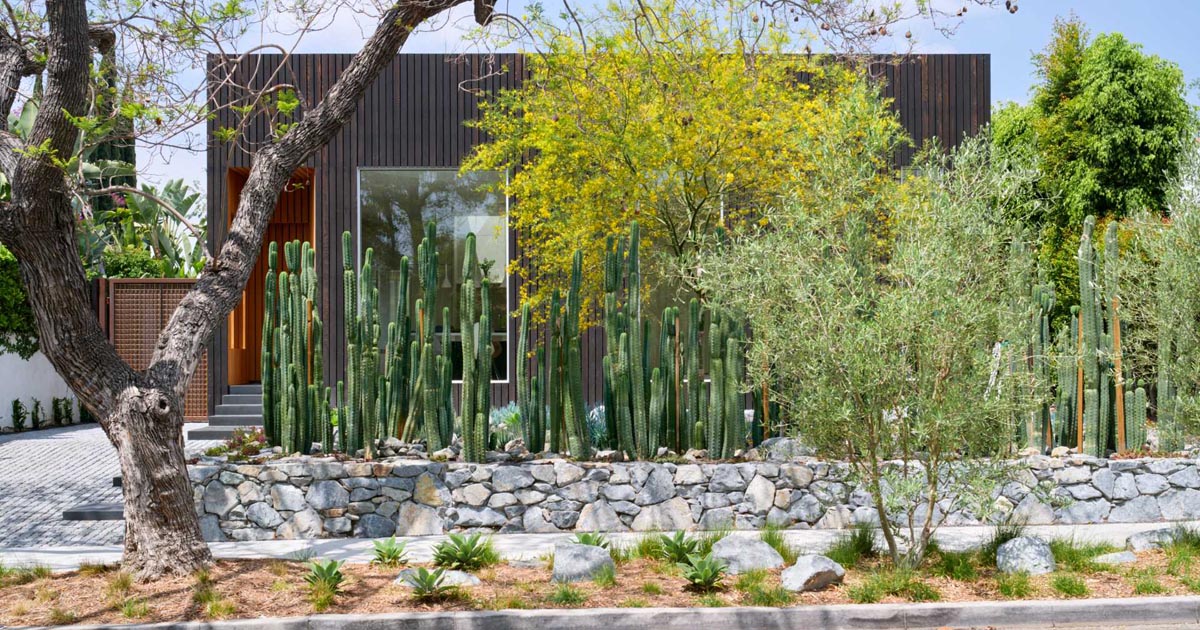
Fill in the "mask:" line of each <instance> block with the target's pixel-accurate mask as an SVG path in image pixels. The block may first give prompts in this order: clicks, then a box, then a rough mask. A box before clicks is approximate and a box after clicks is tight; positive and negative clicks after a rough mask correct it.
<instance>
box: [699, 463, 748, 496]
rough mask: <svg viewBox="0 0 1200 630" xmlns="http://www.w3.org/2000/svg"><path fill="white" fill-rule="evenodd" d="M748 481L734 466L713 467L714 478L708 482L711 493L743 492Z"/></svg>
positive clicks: (718, 465) (721, 465) (720, 465)
mask: <svg viewBox="0 0 1200 630" xmlns="http://www.w3.org/2000/svg"><path fill="white" fill-rule="evenodd" d="M746 485H747V483H746V480H745V479H742V475H741V474H740V473H739V472H738V469H737V467H736V466H733V465H732V464H717V465H716V466H713V473H712V478H711V479H709V481H708V489H709V491H710V492H741V491H742V490H745V489H746Z"/></svg>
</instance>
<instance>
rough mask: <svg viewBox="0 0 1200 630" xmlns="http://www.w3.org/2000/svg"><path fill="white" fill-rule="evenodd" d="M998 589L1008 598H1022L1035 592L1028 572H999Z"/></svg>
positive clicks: (997, 578)
mask: <svg viewBox="0 0 1200 630" xmlns="http://www.w3.org/2000/svg"><path fill="white" fill-rule="evenodd" d="M996 590H998V591H999V592H1000V594H1001V595H1003V596H1004V597H1007V598H1008V599H1021V598H1025V597H1029V596H1030V595H1031V594H1032V593H1033V585H1032V584H1031V583H1030V582H1029V574H1027V573H997V574H996Z"/></svg>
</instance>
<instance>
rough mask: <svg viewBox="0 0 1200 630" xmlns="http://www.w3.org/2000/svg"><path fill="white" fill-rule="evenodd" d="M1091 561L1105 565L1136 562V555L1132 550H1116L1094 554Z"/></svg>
mask: <svg viewBox="0 0 1200 630" xmlns="http://www.w3.org/2000/svg"><path fill="white" fill-rule="evenodd" d="M1092 562H1093V563H1095V564H1107V565H1113V564H1129V563H1132V562H1137V556H1136V555H1134V554H1133V552H1132V551H1118V552H1116V553H1106V554H1104V555H1101V556H1096V557H1095V558H1092Z"/></svg>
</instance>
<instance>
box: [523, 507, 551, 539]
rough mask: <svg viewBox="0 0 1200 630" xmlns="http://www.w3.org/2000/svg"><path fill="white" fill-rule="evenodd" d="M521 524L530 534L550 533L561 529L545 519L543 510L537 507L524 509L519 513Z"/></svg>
mask: <svg viewBox="0 0 1200 630" xmlns="http://www.w3.org/2000/svg"><path fill="white" fill-rule="evenodd" d="M521 526H522V528H523V529H524V530H525V531H527V532H529V533H531V534H550V533H555V532H558V531H561V530H559V529H558V528H557V527H555V526H554V525H552V524H551V523H550V521H548V520H546V515H545V510H543V509H542V508H539V507H531V508H529V509H527V510H525V513H524V514H522V515H521Z"/></svg>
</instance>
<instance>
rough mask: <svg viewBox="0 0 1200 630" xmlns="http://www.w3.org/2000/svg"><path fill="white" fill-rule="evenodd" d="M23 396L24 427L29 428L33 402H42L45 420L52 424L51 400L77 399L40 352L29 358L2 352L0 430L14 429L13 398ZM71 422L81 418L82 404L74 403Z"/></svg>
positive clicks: (0, 366) (0, 359)
mask: <svg viewBox="0 0 1200 630" xmlns="http://www.w3.org/2000/svg"><path fill="white" fill-rule="evenodd" d="M15 398H20V399H21V402H22V403H24V404H25V413H26V419H25V428H26V429H28V428H29V427H30V425H29V418H28V415H29V413H30V410H31V409H32V408H33V401H34V400H40V401H42V421H43V422H45V423H46V424H49V423H50V420H51V418H53V415H52V414H53V407H52V402H53V401H54V399H55V398H70V399H71V400H72V401H74V400H75V394H73V393H71V388H70V387H67V384H66V382H64V381H63V380H62V378H60V377H59V376H58V373H57V372H55V371H54V366H52V365H50V361H49V360H48V359H46V355H44V354H42V353H41V352H36V353H34V355H33V356H31V357H29V360H28V361H26V360H24V359H22V358H21V357H20V356H18V355H16V354H0V429H11V428H12V425H13V424H12V401H13V399H15ZM71 406H72V416H73V418H72V421H74V422H78V421H79V409H78V407H79V405H78V404H77V403H74V402H73V403H72V405H71Z"/></svg>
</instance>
